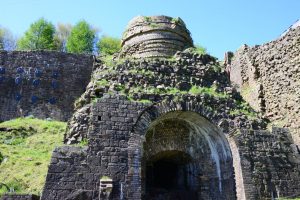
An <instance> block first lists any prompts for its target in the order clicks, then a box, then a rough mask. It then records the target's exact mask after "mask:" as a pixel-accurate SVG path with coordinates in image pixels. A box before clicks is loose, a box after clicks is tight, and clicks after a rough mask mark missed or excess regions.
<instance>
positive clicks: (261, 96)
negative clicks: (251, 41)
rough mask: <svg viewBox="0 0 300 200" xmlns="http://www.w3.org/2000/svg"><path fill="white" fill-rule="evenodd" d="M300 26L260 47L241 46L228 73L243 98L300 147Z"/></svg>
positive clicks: (229, 64) (229, 65)
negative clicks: (289, 130)
mask: <svg viewBox="0 0 300 200" xmlns="http://www.w3.org/2000/svg"><path fill="white" fill-rule="evenodd" d="M299 51H300V27H296V28H295V29H290V30H289V31H288V32H287V33H286V34H284V35H283V36H282V37H280V38H278V39H277V40H275V41H272V42H269V43H266V44H263V45H261V46H254V47H248V46H247V45H244V46H243V47H241V48H240V49H239V50H238V51H237V52H236V53H235V54H234V56H233V58H232V59H230V61H229V63H228V71H230V79H231V81H232V83H233V84H235V85H236V86H237V88H239V90H240V91H241V94H242V96H243V97H244V99H245V100H246V101H247V102H249V104H250V105H251V106H252V107H253V108H254V109H256V110H257V111H260V112H262V113H263V114H264V115H265V116H266V117H267V118H269V119H270V120H271V121H272V122H273V123H274V124H275V125H277V126H284V127H289V128H291V131H293V133H294V134H293V137H294V141H295V142H296V143H298V144H300V135H299V129H300V54H299Z"/></svg>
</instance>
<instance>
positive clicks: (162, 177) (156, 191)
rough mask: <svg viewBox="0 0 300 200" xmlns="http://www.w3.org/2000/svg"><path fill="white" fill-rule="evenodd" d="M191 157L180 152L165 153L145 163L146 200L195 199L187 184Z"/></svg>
mask: <svg viewBox="0 0 300 200" xmlns="http://www.w3.org/2000/svg"><path fill="white" fill-rule="evenodd" d="M191 161H192V160H191V157H190V156H189V155H188V154H186V153H184V152H181V151H165V152H161V153H159V154H158V155H156V156H155V157H154V158H151V159H149V160H148V161H147V163H146V190H147V191H146V193H147V199H153V197H156V196H158V197H160V198H161V197H163V196H164V197H168V198H169V199H197V193H196V192H195V191H193V190H192V189H191V188H190V185H189V183H188V178H189V174H188V173H189V171H188V165H189V163H191Z"/></svg>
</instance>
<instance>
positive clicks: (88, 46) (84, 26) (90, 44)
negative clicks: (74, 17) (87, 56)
mask: <svg viewBox="0 0 300 200" xmlns="http://www.w3.org/2000/svg"><path fill="white" fill-rule="evenodd" d="M96 33H97V30H95V29H94V28H92V27H91V26H90V25H89V24H88V23H87V22H86V21H84V20H82V21H79V22H78V23H77V24H76V25H75V26H74V27H73V28H72V30H71V33H70V36H69V37H68V39H67V44H66V47H67V51H68V52H70V53H93V50H94V42H95V39H96Z"/></svg>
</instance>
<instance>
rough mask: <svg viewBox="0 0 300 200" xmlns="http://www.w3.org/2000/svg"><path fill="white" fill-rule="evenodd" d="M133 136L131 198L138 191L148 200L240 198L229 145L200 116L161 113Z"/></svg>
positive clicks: (216, 128)
mask: <svg viewBox="0 0 300 200" xmlns="http://www.w3.org/2000/svg"><path fill="white" fill-rule="evenodd" d="M144 125H145V124H144ZM135 137H136V138H135V140H140V143H139V144H138V143H135V145H136V146H132V147H129V148H132V151H131V152H132V154H130V153H129V154H130V158H129V167H130V162H131V163H133V164H132V165H131V166H133V167H132V169H133V170H131V171H130V172H129V173H130V174H129V176H130V177H132V182H134V183H133V184H132V187H133V193H134V194H133V195H132V197H134V198H132V199H138V198H137V197H138V196H139V195H138V193H139V191H140V197H139V199H140V198H141V199H145V200H149V199H151V200H156V199H165V200H168V199H172V200H183V199H189V200H194V199H197V200H198V199H203V200H204V199H205V200H208V199H214V200H218V199H220V200H221V199H222V200H224V199H228V200H229V199H230V200H232V199H236V194H235V181H234V170H233V160H232V155H231V151H230V147H229V144H228V141H227V139H226V137H225V135H224V134H223V133H222V132H221V131H220V129H219V128H218V127H217V126H215V125H213V124H212V123H210V122H209V121H208V120H207V119H205V118H204V117H202V116H200V115H199V114H197V113H196V112H191V111H171V112H167V113H165V114H162V115H160V116H159V117H157V118H156V119H154V120H151V122H150V123H149V125H148V127H147V129H146V130H145V133H144V134H142V135H138V134H135ZM139 163H140V164H139ZM135 169H136V170H135ZM139 169H140V171H139ZM129 181H130V180H129ZM138 185H140V187H137V188H135V187H136V186H138Z"/></svg>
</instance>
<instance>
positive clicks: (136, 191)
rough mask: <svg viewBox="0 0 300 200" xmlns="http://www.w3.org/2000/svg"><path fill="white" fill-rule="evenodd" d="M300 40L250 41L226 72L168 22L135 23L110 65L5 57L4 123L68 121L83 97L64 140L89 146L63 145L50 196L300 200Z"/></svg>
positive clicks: (45, 198)
mask: <svg viewBox="0 0 300 200" xmlns="http://www.w3.org/2000/svg"><path fill="white" fill-rule="evenodd" d="M299 33H300V29H299V27H298V28H297V27H296V28H292V29H290V30H289V31H287V33H285V35H283V36H282V37H281V38H280V39H278V40H276V41H273V42H270V43H268V44H265V45H262V46H256V47H253V48H250V47H248V46H243V48H241V49H240V50H239V51H238V52H236V53H235V54H233V53H227V54H226V55H227V56H226V59H225V65H223V64H222V63H221V62H219V61H218V60H217V59H216V58H214V57H212V56H210V55H207V54H203V55H199V54H198V53H195V51H193V42H192V38H191V36H190V33H189V31H188V30H187V28H186V26H185V24H184V22H183V21H182V20H181V19H180V18H171V17H167V16H151V17H143V16H139V17H136V18H134V19H133V20H132V21H131V22H130V23H129V25H128V27H127V30H126V31H125V32H124V35H123V38H122V50H121V52H120V53H119V54H118V55H116V56H115V57H114V59H113V60H111V61H110V62H107V61H105V60H104V59H103V60H101V59H98V58H96V59H94V60H93V58H92V57H90V56H84V55H80V56H78V55H72V54H61V53H55V52H44V51H41V52H12V53H7V52H2V53H1V54H0V61H1V63H0V65H1V67H2V68H0V87H1V86H2V85H5V86H7V85H8V87H3V88H4V90H0V94H1V95H0V101H3V102H4V104H0V106H1V105H2V107H0V108H1V111H2V109H3V111H4V112H3V113H1V114H3V115H0V120H5V119H10V118H13V117H16V116H22V115H29V114H33V115H35V116H36V115H37V116H39V117H51V118H55V119H60V120H66V119H68V117H70V115H71V113H72V108H71V107H72V106H71V102H74V100H75V98H77V97H79V95H80V94H81V93H82V95H81V96H80V98H79V99H78V100H77V101H76V103H75V112H74V113H73V116H72V117H71V118H70V120H69V122H68V128H67V131H66V134H65V138H64V142H65V143H66V144H73V143H80V142H81V141H83V140H87V141H88V145H87V146H85V147H79V146H70V145H69V146H62V147H57V148H56V149H55V150H54V152H53V154H52V158H51V162H50V165H49V169H48V174H47V178H46V183H45V186H44V190H43V193H42V197H41V199H42V200H62V199H64V200H99V199H104V200H108V199H110V200H140V199H143V200H162V199H166V200H168V199H172V200H186V199H189V200H235V199H237V200H269V199H275V198H282V197H299V196H300V148H299V146H298V145H299V141H298V140H297V137H295V135H296V134H295V130H298V129H299V127H298V125H299V123H298V122H299V112H298V111H299V101H298V100H299V91H298V89H299V87H297V86H298V85H299V73H298V72H299V71H297V69H298V66H299V62H298V61H299V46H300V45H299ZM92 64H93V67H92ZM78 74H81V75H80V76H79V75H78ZM90 75H91V78H90ZM88 81H90V82H89V83H88ZM83 83H84V84H83ZM85 87H86V88H85ZM84 89H85V91H84ZM3 91H4V92H3ZM35 91H36V92H35ZM1 92H2V93H3V94H2V93H1ZM65 94H67V96H66V95H65ZM245 100H246V101H245ZM9 102H13V103H10V104H9ZM247 102H249V104H250V105H249V104H248V103H247ZM8 105H9V106H8ZM11 105H12V106H11ZM8 108H13V109H10V110H8ZM1 117H2V118H3V119H1ZM270 122H273V123H270ZM274 122H282V125H284V126H285V128H276V127H272V126H273V125H274V124H276V123H274ZM277 125H280V123H277ZM287 127H288V128H291V129H288V128H287ZM268 128H270V129H268ZM23 197H24V198H27V197H29V196H26V195H24V196H23ZM4 198H11V199H22V196H21V195H20V196H16V197H14V196H12V197H9V196H5V197H4Z"/></svg>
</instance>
